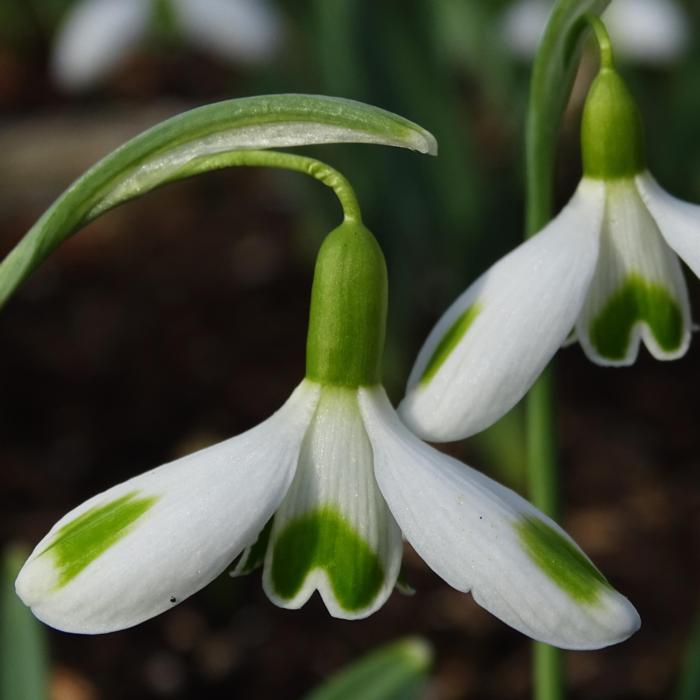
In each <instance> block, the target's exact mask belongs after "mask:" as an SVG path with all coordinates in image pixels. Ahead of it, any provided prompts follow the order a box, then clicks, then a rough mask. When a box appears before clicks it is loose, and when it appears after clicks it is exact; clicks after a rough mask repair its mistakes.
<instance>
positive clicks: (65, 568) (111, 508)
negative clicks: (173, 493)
mask: <svg viewBox="0 0 700 700" xmlns="http://www.w3.org/2000/svg"><path fill="white" fill-rule="evenodd" d="M137 495H138V492H137V491H133V492H132V493H128V494H126V495H124V496H122V497H121V498H118V499H116V500H115V501H112V502H111V503H108V504H107V505H104V506H95V507H94V508H90V510H88V511H86V512H85V513H83V514H82V515H79V516H78V517H77V518H76V519H75V520H73V521H72V522H70V523H68V524H66V525H64V526H63V527H62V528H61V529H60V530H59V531H58V532H57V533H56V538H55V539H54V540H53V542H52V543H51V544H50V545H49V546H48V547H46V549H45V550H44V551H43V552H41V555H40V556H43V555H44V554H48V553H49V552H50V553H51V554H52V555H53V557H54V561H55V564H56V568H57V569H58V582H57V584H56V588H62V587H63V586H65V585H66V584H67V583H69V582H70V581H71V580H72V579H74V578H75V577H76V576H77V575H78V574H79V573H80V572H81V571H82V570H83V569H84V568H85V567H86V566H88V564H90V563H92V562H93V561H94V560H95V559H97V557H99V556H100V555H101V554H103V553H104V552H105V551H107V550H108V549H109V548H110V547H111V546H112V545H113V544H115V543H116V542H118V541H119V540H120V539H121V538H122V537H124V535H126V534H127V533H128V532H129V529H130V527H131V526H132V525H133V524H134V522H136V520H138V519H139V518H140V517H141V516H142V515H143V514H144V513H145V512H146V511H147V510H148V509H149V508H151V506H153V504H154V503H155V502H156V500H157V498H155V497H150V498H137Z"/></svg>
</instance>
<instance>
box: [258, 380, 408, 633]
mask: <svg viewBox="0 0 700 700" xmlns="http://www.w3.org/2000/svg"><path fill="white" fill-rule="evenodd" d="M402 551H403V547H402V540H401V532H400V531H399V529H398V527H397V525H396V523H395V521H394V519H393V517H392V516H391V513H389V509H388V508H387V507H386V504H385V503H384V499H383V498H382V495H381V493H380V492H379V489H378V488H377V483H376V481H375V479H374V471H373V468H372V449H371V447H370V444H369V440H368V438H367V434H366V432H365V429H364V426H363V424H362V417H361V415H360V409H359V406H358V404H357V390H356V389H345V388H338V387H324V388H323V390H322V393H321V398H320V400H319V403H318V408H317V410H316V415H315V416H314V419H313V423H312V425H311V427H310V428H309V430H308V432H307V434H306V437H305V439H304V444H303V446H302V449H301V455H300V457H299V467H298V469H297V473H296V476H295V478H294V482H293V483H292V486H291V487H290V489H289V493H288V494H287V496H286V498H285V499H284V502H283V503H282V505H281V506H280V509H279V511H278V512H277V514H276V515H275V519H274V523H273V528H272V534H271V536H270V545H269V546H268V548H267V555H266V559H265V569H264V573H263V582H264V586H265V591H266V593H267V595H268V596H269V597H270V599H271V600H272V601H273V602H274V603H276V604H277V605H281V606H282V607H285V608H300V607H301V606H302V605H304V603H306V601H307V600H308V599H309V597H310V596H311V595H312V593H313V592H314V591H316V590H318V591H319V593H320V595H321V598H322V599H323V602H324V603H325V605H326V607H327V608H328V611H329V612H330V613H331V615H333V616H334V617H339V618H344V619H357V618H362V617H367V615H370V614H371V613H372V612H374V611H375V610H377V609H378V608H379V607H381V606H382V605H383V604H384V601H385V600H386V599H387V598H388V597H389V595H390V594H391V591H392V589H393V587H394V584H395V582H396V579H397V577H398V574H399V568H400V564H401V555H402Z"/></svg>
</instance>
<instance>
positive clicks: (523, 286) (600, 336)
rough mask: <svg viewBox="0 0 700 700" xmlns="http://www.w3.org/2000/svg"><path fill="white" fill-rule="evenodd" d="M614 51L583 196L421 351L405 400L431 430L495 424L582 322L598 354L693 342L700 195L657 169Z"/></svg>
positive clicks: (494, 273)
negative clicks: (699, 198) (650, 166)
mask: <svg viewBox="0 0 700 700" xmlns="http://www.w3.org/2000/svg"><path fill="white" fill-rule="evenodd" d="M608 60H609V62H608ZM611 61H612V59H611V58H610V57H608V59H606V58H605V57H604V59H603V66H602V68H601V71H600V73H599V75H598V76H597V78H596V79H595V81H594V82H593V84H592V86H591V89H590V91H589V94H588V97H587V99H586V104H585V107H584V113H583V122H582V133H581V143H582V156H583V171H584V176H583V179H582V180H581V183H580V184H579V186H578V188H577V190H576V192H575V194H574V196H573V197H572V199H571V201H570V202H569V203H568V204H567V205H566V206H565V207H564V209H563V210H562V211H561V213H560V214H559V215H558V216H557V217H556V218H555V219H554V220H553V221H551V222H550V223H549V224H548V225H547V226H546V227H545V228H544V229H543V230H542V231H541V232H539V233H538V234H537V235H536V236H534V237H533V238H531V239H529V240H528V241H526V242H525V243H523V244H521V245H520V246H519V247H517V248H516V249H515V250H513V251H512V252H511V253H509V254H508V255H506V256H505V257H504V258H502V259H501V260H499V261H498V262H497V263H496V264H495V265H493V266H492V267H491V268H490V269H489V270H487V271H486V272H485V273H484V274H483V275H482V276H481V277H480V278H479V279H477V281H476V282H474V284H472V285H471V286H470V287H469V288H468V289H467V290H466V291H465V292H464V293H463V294H462V295H461V296H460V297H459V298H458V299H457V300H456V301H455V302H454V303H453V304H452V305H451V306H450V307H449V308H448V310H447V311H446V312H445V313H444V315H443V316H442V318H441V319H440V320H439V321H438V323H437V325H436V326H435V328H434V329H433V330H432V332H431V333H430V335H429V336H428V338H427V340H426V341H425V343H424V345H423V347H422V349H421V351H420V353H419V355H418V358H417V360H416V363H415V365H414V367H413V371H412V373H411V376H410V379H409V383H408V390H407V394H406V397H405V398H404V401H403V403H402V404H401V406H400V411H401V415H402V417H403V418H404V420H405V421H406V423H407V424H408V425H409V427H410V428H411V429H412V430H414V431H415V432H416V433H417V434H418V435H420V436H421V437H423V438H425V439H429V440H437V441H439V440H456V439H460V438H463V437H466V436H468V435H471V434H473V433H476V432H478V431H480V430H483V429H484V428H486V427H488V426H489V425H490V424H491V423H493V422H495V421H496V420H497V419H498V418H500V417H501V416H502V415H503V414H504V413H506V412H507V411H508V410H510V409H511V408H512V407H513V406H514V405H515V404H516V403H517V402H518V401H519V400H520V399H521V398H522V397H523V396H524V394H525V393H526V392H527V390H528V389H529V388H530V386H531V385H532V384H533V382H534V381H535V379H536V378H537V377H538V375H539V374H540V372H542V370H543V369H544V367H545V366H546V365H547V363H548V362H549V360H550V359H551V358H552V356H553V355H554V353H555V352H556V351H557V349H558V348H559V347H561V345H562V344H563V343H564V342H565V340H566V339H567V336H569V334H570V333H571V331H572V329H575V338H576V339H577V340H578V341H579V343H580V344H581V346H582V347H583V350H584V351H585V353H586V355H587V356H588V357H589V358H590V359H591V360H592V361H593V362H596V363H598V364H600V365H606V366H623V365H630V364H632V363H634V361H635V360H636V358H637V353H638V350H639V344H640V341H641V342H643V343H644V345H645V346H646V347H647V349H648V350H649V352H650V353H651V354H652V355H653V356H654V357H656V358H658V359H660V360H673V359H676V358H679V357H681V356H683V355H684V354H685V352H686V351H687V349H688V345H689V343H690V337H691V320H690V305H689V301H688V292H687V289H686V283H685V280H684V278H683V273H682V270H681V265H680V262H679V260H678V256H680V257H681V258H682V259H683V260H684V261H685V262H686V263H687V264H688V266H689V267H690V268H691V270H693V272H695V274H696V275H698V274H700V207H698V206H695V205H692V204H687V203H685V202H681V201H679V200H677V199H674V198H673V197H671V196H670V195H669V194H667V193H666V192H664V190H662V189H661V187H659V185H658V184H657V183H656V181H655V180H654V178H653V177H652V176H651V174H650V173H649V172H648V171H647V170H646V167H645V164H644V153H643V144H642V141H643V139H642V127H641V121H640V117H639V113H638V111H637V106H636V104H635V102H634V100H633V98H632V96H631V95H630V93H629V91H628V90H627V87H626V86H625V84H624V83H623V81H622V79H621V78H620V76H619V75H618V73H617V72H616V71H615V70H614V68H613V67H612V63H611Z"/></svg>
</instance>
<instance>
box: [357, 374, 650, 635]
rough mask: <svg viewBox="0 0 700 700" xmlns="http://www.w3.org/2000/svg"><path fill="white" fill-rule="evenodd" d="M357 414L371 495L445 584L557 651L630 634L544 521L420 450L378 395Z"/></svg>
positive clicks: (619, 611) (448, 461)
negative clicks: (380, 497)
mask: <svg viewBox="0 0 700 700" xmlns="http://www.w3.org/2000/svg"><path fill="white" fill-rule="evenodd" d="M360 408H361V410H362V415H363V417H364V419H365V427H366V429H367V433H368V434H369V438H370V442H371V443H372V450H373V452H374V468H375V474H376V477H377V481H378V483H379V488H380V489H381V491H382V493H383V494H384V498H385V499H386V502H387V504H388V505H389V508H390V509H391V512H392V513H393V514H394V517H395V518H396V521H397V522H398V524H399V527H400V528H401V530H402V531H403V533H404V535H405V536H406V538H407V539H408V541H409V542H410V543H411V544H412V545H413V547H414V549H415V550H416V552H418V554H419V555H420V556H421V557H423V559H424V560H425V562H426V563H427V564H428V565H429V566H430V568H431V569H433V570H434V571H435V572H436V573H437V574H438V575H440V576H441V577H442V578H444V579H445V581H447V583H449V584H450V585H451V586H454V587H455V588H457V589H458V590H461V591H465V592H467V591H471V592H472V595H473V596H474V600H475V601H476V602H477V603H478V604H479V605H481V606H483V607H484V608H486V609H487V610H488V611H489V612H491V613H493V614H494V615H496V616H497V617H499V618H500V619H501V620H503V621H504V622H506V623H507V624H509V625H510V626H511V627H514V628H515V629H517V630H519V631H521V632H523V633H524V634H527V635H529V636H530V637H533V638H534V639H538V640H541V641H544V642H547V643H549V644H554V645H555V646H559V647H563V648H567V649H598V648H600V647H604V646H607V645H609V644H614V643H616V642H619V641H622V640H623V639H626V638H627V637H629V636H630V635H631V634H632V633H633V632H634V631H635V630H636V629H637V628H638V627H639V616H638V615H637V612H636V610H635V609H634V607H633V606H632V605H631V604H630V602H629V601H628V600H627V599H626V598H624V597H623V596H621V595H620V594H619V593H617V592H616V591H615V590H613V589H612V588H611V587H610V586H609V584H607V583H606V582H605V581H604V579H602V577H601V575H600V574H599V572H597V570H595V569H594V568H593V565H592V564H590V562H589V561H588V559H586V557H585V555H584V554H583V553H582V552H581V550H580V549H579V548H578V547H577V545H576V544H575V543H574V542H573V540H571V538H570V537H569V536H568V535H567V534H566V533H565V532H564V531H563V530H562V529H561V528H560V527H559V526H558V525H556V524H555V523H554V522H553V521H552V520H550V519H549V518H547V517H546V516H545V515H543V514H542V513H540V512H539V511H538V510H537V509H536V508H534V506H532V505H531V504H529V503H528V502H527V501H525V500H524V499H523V498H521V497H520V496H518V495H517V494H516V493H514V492H513V491H511V490H510V489H507V488H505V487H503V486H501V485H499V484H497V483H496V482H495V481H493V480H491V479H489V478H487V477H486V476H484V475H483V474H480V473H479V472H477V471H475V470H473V469H471V468H470V467H467V466H466V465H464V464H462V463H461V462H458V461H457V460H456V459H453V458H451V457H448V456H447V455H444V454H442V453H440V452H438V451H437V450H435V449H434V448H432V447H430V446H429V445H426V444H425V443H423V442H421V441H420V440H419V439H418V438H417V437H415V435H413V434H412V433H411V432H410V431H409V430H408V429H407V428H406V427H405V426H403V425H402V423H401V422H400V421H399V420H398V417H397V416H396V413H395V412H394V410H393V409H392V407H391V405H390V404H389V401H388V399H387V398H386V394H385V393H384V391H383V389H380V388H372V389H366V388H361V389H360ZM529 528H534V539H533V540H530V539H528V538H529V537H530V536H531V535H532V533H531V531H530V529H529ZM540 530H541V531H542V532H544V536H543V537H541V536H540V534H539V532H540ZM533 543H534V545H535V549H534V550H533V549H532V548H531V547H532V544H533ZM548 543H549V544H548ZM542 544H543V546H542V548H541V549H537V547H539V546H540V545H542ZM533 552H534V553H533Z"/></svg>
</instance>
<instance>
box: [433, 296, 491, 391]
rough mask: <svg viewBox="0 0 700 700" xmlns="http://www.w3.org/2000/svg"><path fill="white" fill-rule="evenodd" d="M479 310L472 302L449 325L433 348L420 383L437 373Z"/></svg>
mask: <svg viewBox="0 0 700 700" xmlns="http://www.w3.org/2000/svg"><path fill="white" fill-rule="evenodd" d="M480 311H481V307H480V306H479V304H472V305H471V306H469V307H468V308H467V309H466V310H465V311H463V312H462V313H461V314H460V315H459V317H458V318H457V320H456V321H455V322H454V323H453V324H452V325H451V326H450V328H449V330H448V331H447V333H445V335H444V336H442V340H441V341H440V342H439V343H438V345H437V347H436V348H435V352H433V355H432V357H431V358H430V360H428V364H427V365H426V366H425V369H424V370H423V376H421V378H420V383H421V384H426V383H427V382H429V381H430V380H431V379H432V378H433V377H434V376H435V375H436V374H437V371H438V370H439V369H440V367H441V366H442V364H443V362H445V360H446V359H447V358H448V357H449V355H450V353H451V352H452V351H453V350H454V349H455V348H456V347H457V343H459V341H460V340H461V339H462V338H463V337H464V334H465V333H466V332H467V331H468V330H469V327H470V326H471V325H472V323H474V320H475V319H476V317H477V316H478V315H479V313H480Z"/></svg>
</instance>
